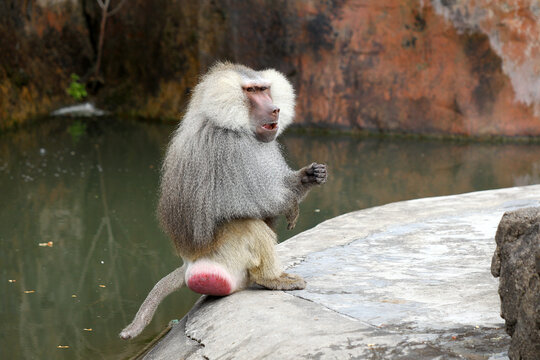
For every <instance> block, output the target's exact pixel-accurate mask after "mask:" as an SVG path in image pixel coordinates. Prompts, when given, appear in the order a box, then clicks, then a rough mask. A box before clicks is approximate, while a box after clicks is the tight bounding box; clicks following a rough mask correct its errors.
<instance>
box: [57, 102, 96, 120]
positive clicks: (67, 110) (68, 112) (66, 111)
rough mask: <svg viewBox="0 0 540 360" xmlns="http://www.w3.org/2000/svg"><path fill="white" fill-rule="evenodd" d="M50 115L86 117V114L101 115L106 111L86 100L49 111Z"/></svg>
mask: <svg viewBox="0 0 540 360" xmlns="http://www.w3.org/2000/svg"><path fill="white" fill-rule="evenodd" d="M51 115H52V116H73V117H86V116H103V115H107V111H104V110H101V109H98V108H96V107H95V106H94V104H92V103H89V102H86V103H82V104H77V105H73V106H67V107H63V108H60V109H58V110H55V111H53V112H52V113H51Z"/></svg>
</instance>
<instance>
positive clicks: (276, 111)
mask: <svg viewBox="0 0 540 360" xmlns="http://www.w3.org/2000/svg"><path fill="white" fill-rule="evenodd" d="M278 116H279V108H278V107H277V106H276V107H274V108H273V109H272V117H273V118H276V119H277V117H278Z"/></svg>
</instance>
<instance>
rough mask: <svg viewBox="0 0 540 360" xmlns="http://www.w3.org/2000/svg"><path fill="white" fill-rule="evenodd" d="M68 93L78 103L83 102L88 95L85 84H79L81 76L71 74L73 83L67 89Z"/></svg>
mask: <svg viewBox="0 0 540 360" xmlns="http://www.w3.org/2000/svg"><path fill="white" fill-rule="evenodd" d="M67 93H68V94H69V95H70V96H71V97H72V98H74V99H75V100H77V101H80V100H82V99H83V98H85V97H86V96H87V95H88V93H87V92H86V88H85V86H84V84H81V83H80V82H79V75H77V74H71V83H70V84H69V87H68V88H67Z"/></svg>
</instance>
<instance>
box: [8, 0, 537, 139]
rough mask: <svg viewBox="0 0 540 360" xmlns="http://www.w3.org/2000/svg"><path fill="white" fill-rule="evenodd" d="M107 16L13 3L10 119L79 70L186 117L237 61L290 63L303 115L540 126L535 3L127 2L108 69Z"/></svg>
mask: <svg viewBox="0 0 540 360" xmlns="http://www.w3.org/2000/svg"><path fill="white" fill-rule="evenodd" d="M118 3H119V0H116V1H114V0H113V1H112V7H114V6H116V5H117V4H118ZM100 22H101V10H100V8H99V6H98V5H97V2H96V1H95V0H34V1H32V0H25V1H16V0H6V1H3V2H2V3H0V34H1V35H2V36H0V129H1V128H6V127H9V126H11V125H12V124H13V123H15V122H22V121H24V120H25V119H27V118H29V117H34V116H37V115H40V114H46V113H48V112H50V111H51V110H53V109H54V108H56V107H58V106H61V105H66V104H69V103H71V102H73V100H71V99H70V98H69V96H68V95H67V94H66V93H65V89H66V88H67V86H68V84H69V76H70V74H71V73H77V74H79V75H82V76H83V79H84V80H85V81H88V83H89V84H90V85H91V86H90V88H91V89H90V90H92V91H91V96H92V98H93V100H95V101H96V102H97V103H98V104H99V105H100V106H101V107H104V108H106V109H107V110H111V111H116V112H119V113H123V114H132V115H139V116H145V117H167V118H178V117H179V112H180V111H181V110H182V107H183V105H184V104H185V101H186V98H187V96H188V94H189V89H190V88H191V87H192V86H194V84H195V83H196V81H197V77H198V74H199V73H200V72H201V71H204V70H205V69H206V68H207V67H208V66H210V65H211V64H212V63H213V62H214V61H216V60H224V59H227V60H231V61H237V62H241V63H245V64H247V65H250V66H253V67H256V68H262V67H270V66H271V67H276V68H278V69H280V70H281V71H283V72H285V73H286V74H287V75H288V76H289V77H290V78H291V80H292V81H293V82H294V84H295V86H296V89H297V92H298V108H297V114H298V116H297V122H298V123H300V124H305V125H314V126H321V127H332V128H345V129H350V128H354V129H364V130H370V131H396V132H410V133H428V134H459V135H467V136H468V135H471V136H490V135H506V136H529V135H534V136H540V5H538V2H536V1H533V0H515V1H511V2H493V1H488V0H474V1H465V0H432V1H431V2H429V1H421V0H417V1H413V0H410V1H396V0H378V1H366V0H364V1H362V0H335V1H322V0H301V1H285V0H281V1H267V0H250V1H242V2H237V1H230V0H215V1H200V2H187V1H181V0H172V1H166V0H156V1H152V2H149V1H143V0H127V1H126V2H125V3H124V5H123V6H122V7H121V8H120V9H119V11H118V12H117V13H116V14H114V15H113V16H110V17H109V18H108V19H107V25H106V29H105V37H104V45H103V58H102V66H101V71H100V74H99V75H100V76H98V77H96V76H93V75H92V74H93V73H92V69H93V66H94V65H95V62H96V56H97V49H98V38H99V31H100ZM96 78H97V79H98V80H99V81H96Z"/></svg>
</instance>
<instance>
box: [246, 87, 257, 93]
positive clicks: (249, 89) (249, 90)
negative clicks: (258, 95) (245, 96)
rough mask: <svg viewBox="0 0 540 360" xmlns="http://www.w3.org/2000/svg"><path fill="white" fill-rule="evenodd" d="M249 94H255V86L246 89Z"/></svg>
mask: <svg viewBox="0 0 540 360" xmlns="http://www.w3.org/2000/svg"><path fill="white" fill-rule="evenodd" d="M246 90H247V91H248V92H254V91H255V88H254V87H253V86H250V87H248V88H247V89H246Z"/></svg>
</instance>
